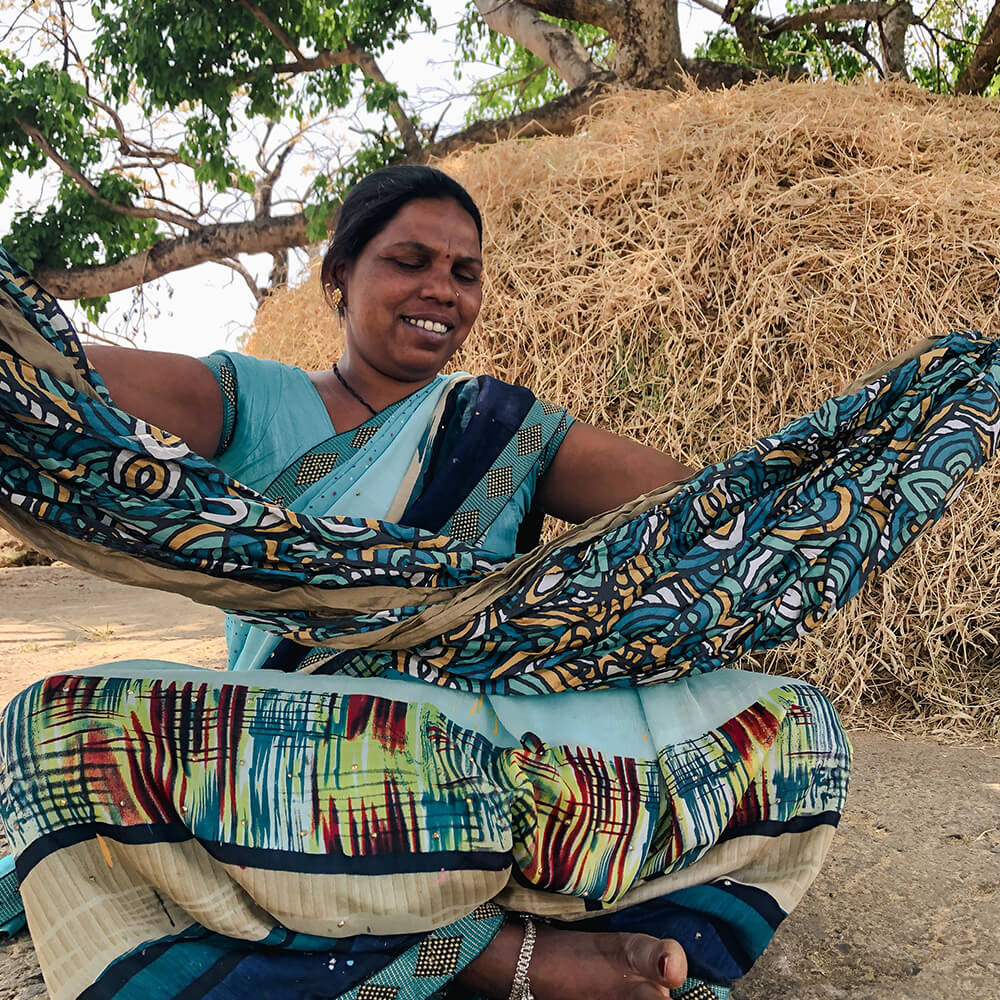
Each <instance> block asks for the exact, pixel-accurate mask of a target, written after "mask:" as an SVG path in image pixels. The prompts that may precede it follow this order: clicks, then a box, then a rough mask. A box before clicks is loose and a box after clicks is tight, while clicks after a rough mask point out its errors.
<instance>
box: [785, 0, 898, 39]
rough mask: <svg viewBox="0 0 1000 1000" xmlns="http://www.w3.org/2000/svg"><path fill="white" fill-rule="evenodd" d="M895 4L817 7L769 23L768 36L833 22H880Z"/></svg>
mask: <svg viewBox="0 0 1000 1000" xmlns="http://www.w3.org/2000/svg"><path fill="white" fill-rule="evenodd" d="M895 6H896V4H894V3H874V2H872V3H869V2H865V0H859V2H856V3H839V4H833V5H832V6H830V7H817V8H816V9H815V10H807V11H805V12H803V13H801V14H792V15H791V16H789V17H779V18H777V19H775V20H773V21H770V22H768V23H767V33H766V34H767V36H768V37H773V36H775V35H780V34H781V32H783V31H796V30H798V29H799V28H805V27H807V26H809V25H811V24H812V25H819V24H829V23H830V22H831V21H878V20H879V19H881V18H883V17H887V16H888V15H889V14H891V13H892V11H893V9H894V8H895Z"/></svg>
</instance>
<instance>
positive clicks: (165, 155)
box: [87, 94, 199, 167]
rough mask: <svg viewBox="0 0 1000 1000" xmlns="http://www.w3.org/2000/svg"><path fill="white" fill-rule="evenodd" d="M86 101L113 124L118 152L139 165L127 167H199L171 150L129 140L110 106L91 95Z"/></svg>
mask: <svg viewBox="0 0 1000 1000" xmlns="http://www.w3.org/2000/svg"><path fill="white" fill-rule="evenodd" d="M87 100H88V101H90V103H91V104H93V105H94V106H95V107H97V108H100V109H101V110H102V111H103V112H104V113H105V114H106V115H107V116H108V117H109V118H110V119H111V120H112V121H113V122H114V124H115V131H116V132H117V133H118V150H119V152H121V154H122V155H123V156H134V157H135V158H136V159H137V160H140V161H141V162H140V163H137V164H129V166H133V167H135V166H139V167H142V166H149V167H160V166H163V165H164V164H167V163H182V164H184V165H185V166H189V167H196V166H198V165H199V161H198V160H193V159H190V158H187V157H183V156H181V155H180V154H179V153H177V152H175V151H174V150H172V149H157V148H155V147H154V146H148V145H146V143H144V142H139V141H138V140H136V139H133V138H131V136H129V135H127V134H126V133H127V129H126V128H125V123H124V122H123V121H122V120H121V117H120V116H119V114H118V112H117V111H115V109H114V108H112V107H111V105H110V104H106V103H105V102H104V101H102V100H101V99H100V98H99V97H95V96H94V95H93V94H88V95H87Z"/></svg>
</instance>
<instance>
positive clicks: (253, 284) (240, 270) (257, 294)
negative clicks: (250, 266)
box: [217, 257, 267, 306]
mask: <svg viewBox="0 0 1000 1000" xmlns="http://www.w3.org/2000/svg"><path fill="white" fill-rule="evenodd" d="M217 263H219V264H221V265H222V266H223V267H228V268H230V269H232V270H233V271H235V272H236V273H237V274H238V275H239V276H240V277H241V278H242V279H243V280H244V281H245V282H246V286H247V288H249V289H250V294H251V295H252V296H253V297H254V301H255V302H256V303H257V305H258V306H259V305H260V304H261V303H262V302H263V301H264V299H265V298H266V297H267V292H265V291H263V290H262V289H261V287H260V285H258V284H257V281H256V279H255V278H254V276H253V275H252V274H251V273H250V272H249V271H248V270H247V269H246V268H245V267H244V266H243V265H242V264H241V263H240V262H239V261H238V260H236V259H235V258H233V257H226V258H224V259H222V260H220V261H217Z"/></svg>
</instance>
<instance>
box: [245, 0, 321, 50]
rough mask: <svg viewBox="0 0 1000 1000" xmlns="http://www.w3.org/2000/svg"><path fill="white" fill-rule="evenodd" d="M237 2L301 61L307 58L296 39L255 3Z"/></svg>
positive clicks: (247, 0)
mask: <svg viewBox="0 0 1000 1000" xmlns="http://www.w3.org/2000/svg"><path fill="white" fill-rule="evenodd" d="M236 3H237V4H238V5H239V6H240V7H242V8H243V9H244V10H245V11H249V13H250V14H251V15H253V17H255V18H256V19H257V20H258V21H260V23H261V24H262V25H264V27H265V28H267V30H268V31H269V32H270V33H271V34H272V35H273V36H274V37H275V38H276V39H277V40H278V41H279V42H280V43H281V47H282V48H283V49H285V51H286V52H291V54H292V55H293V56H295V58H296V59H298V60H299V61H300V62H301V61H302V60H303V59H304V58H305V56H304V55H303V54H302V50H301V49H300V48H299V47H298V45H296V44H295V41H294V39H293V38H292V37H291V36H290V35H289V34H287V33H286V32H285V31H284V30H283V29H282V28H280V27H279V26H278V25H277V24H276V23H275V22H274V21H272V20H271V18H269V17H268V16H267V14H265V13H264V11H262V10H261V9H260V7H258V6H257V5H256V4H255V3H250V2H249V0H236Z"/></svg>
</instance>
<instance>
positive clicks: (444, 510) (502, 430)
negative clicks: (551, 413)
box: [400, 375, 535, 531]
mask: <svg viewBox="0 0 1000 1000" xmlns="http://www.w3.org/2000/svg"><path fill="white" fill-rule="evenodd" d="M477 381H478V383H479V395H478V397H477V398H476V403H475V408H474V412H473V414H472V416H471V418H470V419H469V423H468V424H467V426H466V428H465V430H464V431H463V432H462V433H461V434H460V435H458V436H457V437H452V436H451V435H447V434H446V435H443V436H442V441H447V444H444V445H443V446H442V449H441V451H440V452H438V453H435V452H432V453H431V463H430V472H429V477H430V478H429V479H428V481H427V483H426V485H425V486H424V489H423V491H422V492H421V494H420V496H419V497H418V498H417V499H416V500H415V501H413V502H412V503H411V504H410V505H409V506H408V507H407V508H406V510H405V511H404V513H403V516H402V517H401V518H400V523H401V524H405V525H408V526H410V527H412V528H425V529H426V530H428V531H440V530H441V528H443V527H444V525H445V524H447V523H448V519H449V518H450V517H451V516H452V514H454V512H455V511H456V510H457V509H458V508H459V507H460V506H461V505H462V502H463V501H464V500H465V498H466V497H467V496H468V495H469V494H470V493H471V492H472V491H473V489H475V487H476V484H477V483H478V482H479V481H480V480H481V479H482V478H483V476H485V475H486V473H487V472H489V470H490V469H491V468H492V466H493V463H494V462H495V461H496V460H497V457H498V456H499V455H500V453H501V452H502V451H503V449H504V447H505V446H506V444H507V442H508V441H509V440H510V439H511V437H513V435H514V434H516V433H517V431H518V429H519V428H520V426H521V423H522V422H523V421H524V418H525V417H526V416H527V415H528V412H529V411H530V410H531V407H532V405H533V404H534V402H535V394H534V393H533V392H532V391H531V390H530V389H526V388H525V387H524V386H520V385H507V383H506V382H500V381H498V380H497V379H495V378H491V377H490V376H489V375H480V376H479V378H478V379H477Z"/></svg>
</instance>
